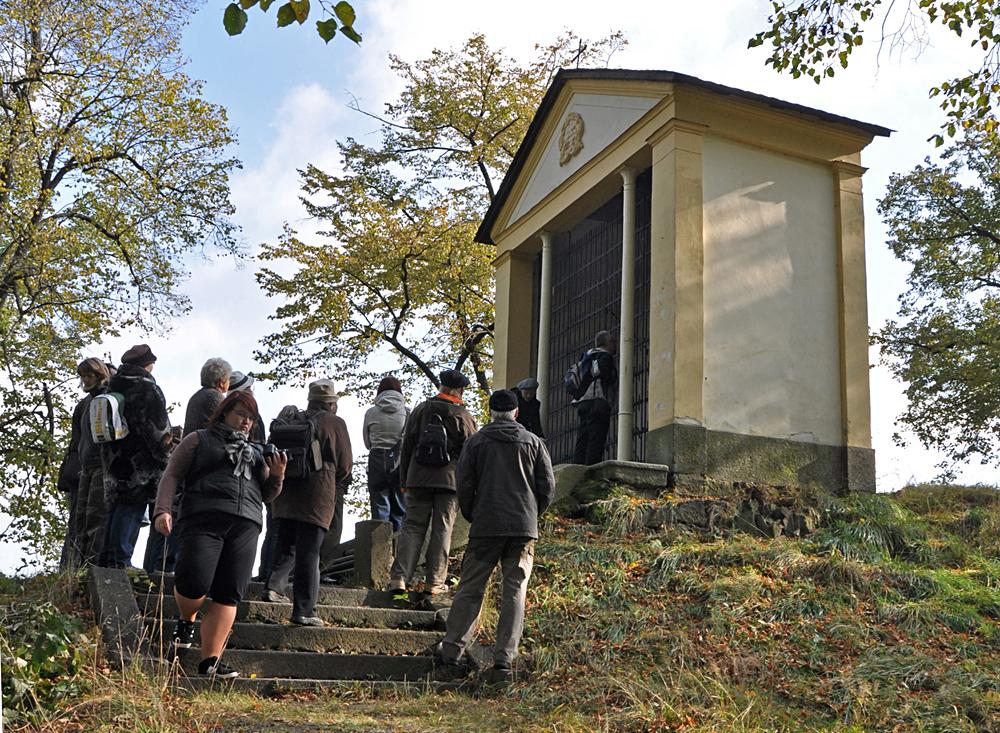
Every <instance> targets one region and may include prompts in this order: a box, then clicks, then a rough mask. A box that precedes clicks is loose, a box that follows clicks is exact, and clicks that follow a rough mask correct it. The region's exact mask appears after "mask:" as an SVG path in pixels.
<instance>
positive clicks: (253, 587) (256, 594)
mask: <svg viewBox="0 0 1000 733" xmlns="http://www.w3.org/2000/svg"><path fill="white" fill-rule="evenodd" d="M150 580H151V581H152V582H153V586H154V588H151V589H150V592H151V593H153V594H154V595H155V594H156V593H158V592H159V589H160V588H162V589H163V593H164V595H173V593H174V577H173V576H172V575H166V576H161V575H159V574H158V573H154V574H153V575H150ZM263 592H264V584H263V583H257V582H252V583H250V585H249V586H247V592H246V594H245V595H244V598H246V600H248V601H256V600H258V599H259V598H260V595H261V593H263ZM291 593H292V589H291V588H288V589H287V590H286V592H285V595H287V596H288V597H289V598H290V597H291ZM384 596H385V593H384V592H382V591H377V590H371V589H369V588H344V587H341V586H338V585H321V586H320V587H319V602H320V603H322V604H324V605H327V606H365V605H370V604H375V603H378V602H379V601H380V600H381V599H382V598H383V597H384Z"/></svg>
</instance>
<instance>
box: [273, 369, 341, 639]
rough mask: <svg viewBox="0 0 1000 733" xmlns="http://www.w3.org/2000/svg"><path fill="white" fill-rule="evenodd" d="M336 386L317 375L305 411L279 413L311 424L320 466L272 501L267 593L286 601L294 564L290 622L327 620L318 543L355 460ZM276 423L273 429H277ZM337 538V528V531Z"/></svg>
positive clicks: (293, 481) (288, 481)
mask: <svg viewBox="0 0 1000 733" xmlns="http://www.w3.org/2000/svg"><path fill="white" fill-rule="evenodd" d="M337 400H338V395H337V391H336V389H335V388H334V384H333V381H332V380H330V379H317V380H316V381H315V382H312V383H311V384H310V385H309V404H308V406H307V407H306V410H305V412H302V413H300V412H299V411H298V409H297V408H295V407H286V408H284V409H283V410H282V411H281V414H280V415H279V416H278V417H279V419H283V416H285V415H286V414H288V413H290V412H292V411H294V412H295V413H297V414H296V415H294V416H291V417H293V418H294V419H295V420H307V421H309V422H311V423H312V426H313V433H312V434H313V438H314V440H315V442H316V443H318V449H319V455H320V457H321V462H322V466H321V467H319V468H317V469H316V470H313V471H311V472H310V473H309V475H308V476H307V477H306V478H304V479H291V478H286V479H285V489H284V490H283V491H282V492H281V493H280V494H278V496H277V498H276V499H275V500H274V502H273V504H272V509H273V512H274V517H275V519H276V520H277V528H278V534H277V541H276V543H275V552H274V564H273V566H272V568H271V572H270V575H269V576H268V578H267V581H266V585H265V589H264V595H263V599H264V600H265V601H282V600H284V597H283V596H282V592H283V591H284V587H285V585H286V584H287V583H288V576H289V573H291V572H292V570H293V567H294V576H295V577H294V581H293V586H294V587H293V592H292V623H294V624H299V625H302V626H324V625H325V624H324V622H323V620H322V619H320V618H319V617H317V616H316V600H317V598H318V597H319V571H320V549H321V548H322V547H323V545H324V540H325V539H326V537H327V531H328V530H330V527H331V523H332V522H335V515H336V511H337V505H338V503H339V504H340V506H341V512H343V508H342V507H343V501H344V498H343V493H344V491H345V490H346V488H347V485H348V483H349V480H350V476H351V467H352V464H353V461H354V458H353V455H352V453H351V438H350V436H349V435H348V433H347V423H345V422H344V420H343V418H340V417H338V416H337ZM274 429H275V428H274V425H273V424H272V427H271V430H272V435H273V431H274ZM337 541H338V543H339V532H338V540H337Z"/></svg>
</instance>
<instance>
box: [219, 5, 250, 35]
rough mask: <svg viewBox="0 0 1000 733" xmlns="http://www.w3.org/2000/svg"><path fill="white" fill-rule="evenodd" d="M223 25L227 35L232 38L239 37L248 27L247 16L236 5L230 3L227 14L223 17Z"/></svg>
mask: <svg viewBox="0 0 1000 733" xmlns="http://www.w3.org/2000/svg"><path fill="white" fill-rule="evenodd" d="M222 25H223V26H224V27H225V29H226V33H228V34H229V35H231V36H238V35H239V34H240V33H242V32H243V29H244V28H246V27H247V14H246V12H244V10H243V8H241V7H240V6H239V5H237V4H236V3H229V5H227V6H226V12H225V13H223V15H222Z"/></svg>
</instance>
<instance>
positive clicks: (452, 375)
mask: <svg viewBox="0 0 1000 733" xmlns="http://www.w3.org/2000/svg"><path fill="white" fill-rule="evenodd" d="M438 376H439V378H440V379H441V386H442V387H451V388H452V389H459V388H462V387H468V386H469V378H468V377H466V376H465V375H464V374H462V372H460V371H458V370H457V369H445V370H444V371H443V372H441V374H440V375H438Z"/></svg>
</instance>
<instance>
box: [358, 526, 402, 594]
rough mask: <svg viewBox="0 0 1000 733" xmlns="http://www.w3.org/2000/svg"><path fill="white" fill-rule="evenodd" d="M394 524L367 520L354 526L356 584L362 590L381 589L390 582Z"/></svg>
mask: <svg viewBox="0 0 1000 733" xmlns="http://www.w3.org/2000/svg"><path fill="white" fill-rule="evenodd" d="M392 558H393V547H392V523H391V522H383V521H379V520H377V519H367V520H364V521H362V522H358V523H357V524H355V525H354V582H355V585H358V586H360V587H362V588H381V587H383V586H385V585H386V584H387V583H388V582H389V568H390V567H391V566H392Z"/></svg>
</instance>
